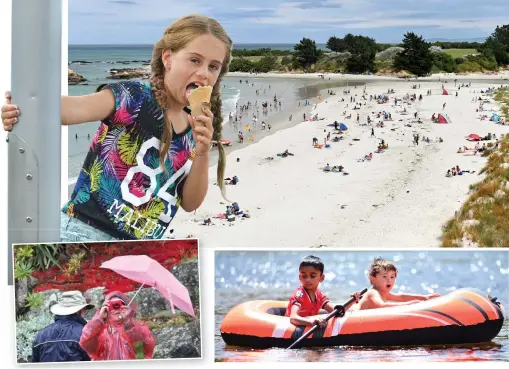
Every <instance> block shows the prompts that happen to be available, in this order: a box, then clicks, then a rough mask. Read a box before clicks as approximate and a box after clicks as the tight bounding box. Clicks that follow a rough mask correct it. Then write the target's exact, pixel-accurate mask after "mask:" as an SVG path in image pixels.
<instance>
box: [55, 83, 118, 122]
mask: <svg viewBox="0 0 509 369" xmlns="http://www.w3.org/2000/svg"><path fill="white" fill-rule="evenodd" d="M114 112H115V97H114V95H113V92H111V90H110V89H104V90H101V91H100V92H96V93H93V94H91V95H84V96H62V107H61V121H62V125H65V126H67V125H73V124H79V123H86V122H95V121H101V120H104V119H106V118H107V117H109V116H111V115H112V114H113V113H114Z"/></svg>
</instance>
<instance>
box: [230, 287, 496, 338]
mask: <svg viewBox="0 0 509 369" xmlns="http://www.w3.org/2000/svg"><path fill="white" fill-rule="evenodd" d="M287 304H288V302H286V301H249V302H245V303H243V304H240V305H238V306H236V307H234V308H233V309H232V310H231V311H230V312H229V313H228V314H227V315H226V317H225V318H224V320H223V322H222V324H221V328H220V330H221V336H222V338H223V340H224V341H225V343H226V344H227V345H233V346H242V347H251V348H269V347H284V348H286V347H289V346H290V345H291V344H292V343H293V342H295V341H296V340H297V339H299V337H301V336H302V335H304V334H305V333H306V332H307V331H308V330H309V329H311V328H312V327H303V326H294V325H293V324H291V323H290V318H287V317H285V316H284V315H285V312H286V308H287ZM503 321H504V308H503V307H502V306H501V305H500V303H499V302H497V301H496V298H493V299H492V298H491V297H489V296H486V295H485V294H483V293H482V292H481V291H479V290H476V289H459V290H457V291H454V292H451V293H449V294H447V295H445V296H441V297H438V298H435V299H432V300H428V301H422V302H420V303H417V304H413V305H403V306H398V307H390V308H381V309H370V310H357V311H355V310H349V311H347V312H346V314H345V316H344V317H334V318H332V319H330V320H329V321H328V322H327V326H326V327H324V328H318V329H317V330H316V331H315V332H314V333H313V334H312V335H311V336H309V337H308V338H306V339H304V340H303V341H302V342H301V343H300V345H299V346H301V347H306V346H307V347H309V346H410V345H417V346H423V345H445V344H465V343H481V342H489V341H491V340H492V339H493V338H494V337H496V336H497V334H498V333H499V332H500V330H501V328H502V324H503Z"/></svg>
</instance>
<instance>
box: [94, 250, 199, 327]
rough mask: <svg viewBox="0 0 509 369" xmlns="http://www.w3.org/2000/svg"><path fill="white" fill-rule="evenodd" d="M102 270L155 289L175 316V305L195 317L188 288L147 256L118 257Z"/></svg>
mask: <svg viewBox="0 0 509 369" xmlns="http://www.w3.org/2000/svg"><path fill="white" fill-rule="evenodd" d="M101 268H107V269H111V270H113V271H114V272H116V273H118V274H120V275H122V276H124V277H126V278H129V279H131V280H133V281H136V282H138V283H142V286H141V287H143V286H144V285H148V286H152V287H155V288H156V289H157V290H158V291H159V292H160V293H161V295H163V296H164V297H165V298H166V299H167V300H168V301H169V302H170V306H171V311H172V313H173V314H175V309H174V307H173V305H175V306H177V307H178V308H179V309H180V310H182V311H185V312H186V313H188V314H189V315H191V316H193V317H195V315H194V309H193V304H192V303H191V298H190V297H189V291H187V288H185V287H184V285H183V284H182V283H180V282H179V281H178V280H177V278H175V276H174V275H173V274H171V273H170V272H169V271H168V270H167V269H166V268H165V267H163V266H162V265H161V264H159V263H158V262H157V261H155V260H154V259H152V258H150V257H148V256H146V255H126V256H117V257H115V258H113V259H111V260H108V261H106V262H104V263H102V264H101ZM141 287H140V289H141ZM138 292H139V290H138ZM138 292H136V294H138ZM134 297H136V295H134ZM134 297H133V300H134Z"/></svg>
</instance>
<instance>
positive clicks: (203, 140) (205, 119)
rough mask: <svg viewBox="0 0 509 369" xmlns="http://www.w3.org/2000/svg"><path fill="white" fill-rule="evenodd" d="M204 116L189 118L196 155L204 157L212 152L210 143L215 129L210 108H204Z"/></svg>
mask: <svg viewBox="0 0 509 369" xmlns="http://www.w3.org/2000/svg"><path fill="white" fill-rule="evenodd" d="M202 111H203V114H204V115H198V116H197V117H194V118H193V117H191V116H189V124H190V125H191V128H192V129H193V139H194V142H196V155H198V156H202V155H205V154H207V153H208V152H209V151H210V143H211V140H212V134H213V133H214V128H213V127H212V121H213V120H214V115H213V114H212V112H211V111H210V109H209V108H205V107H204V108H202Z"/></svg>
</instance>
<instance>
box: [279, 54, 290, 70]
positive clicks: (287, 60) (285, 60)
mask: <svg viewBox="0 0 509 369" xmlns="http://www.w3.org/2000/svg"><path fill="white" fill-rule="evenodd" d="M291 64H292V58H290V57H288V56H284V57H283V59H281V65H282V66H284V67H286V66H290V65H291Z"/></svg>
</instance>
